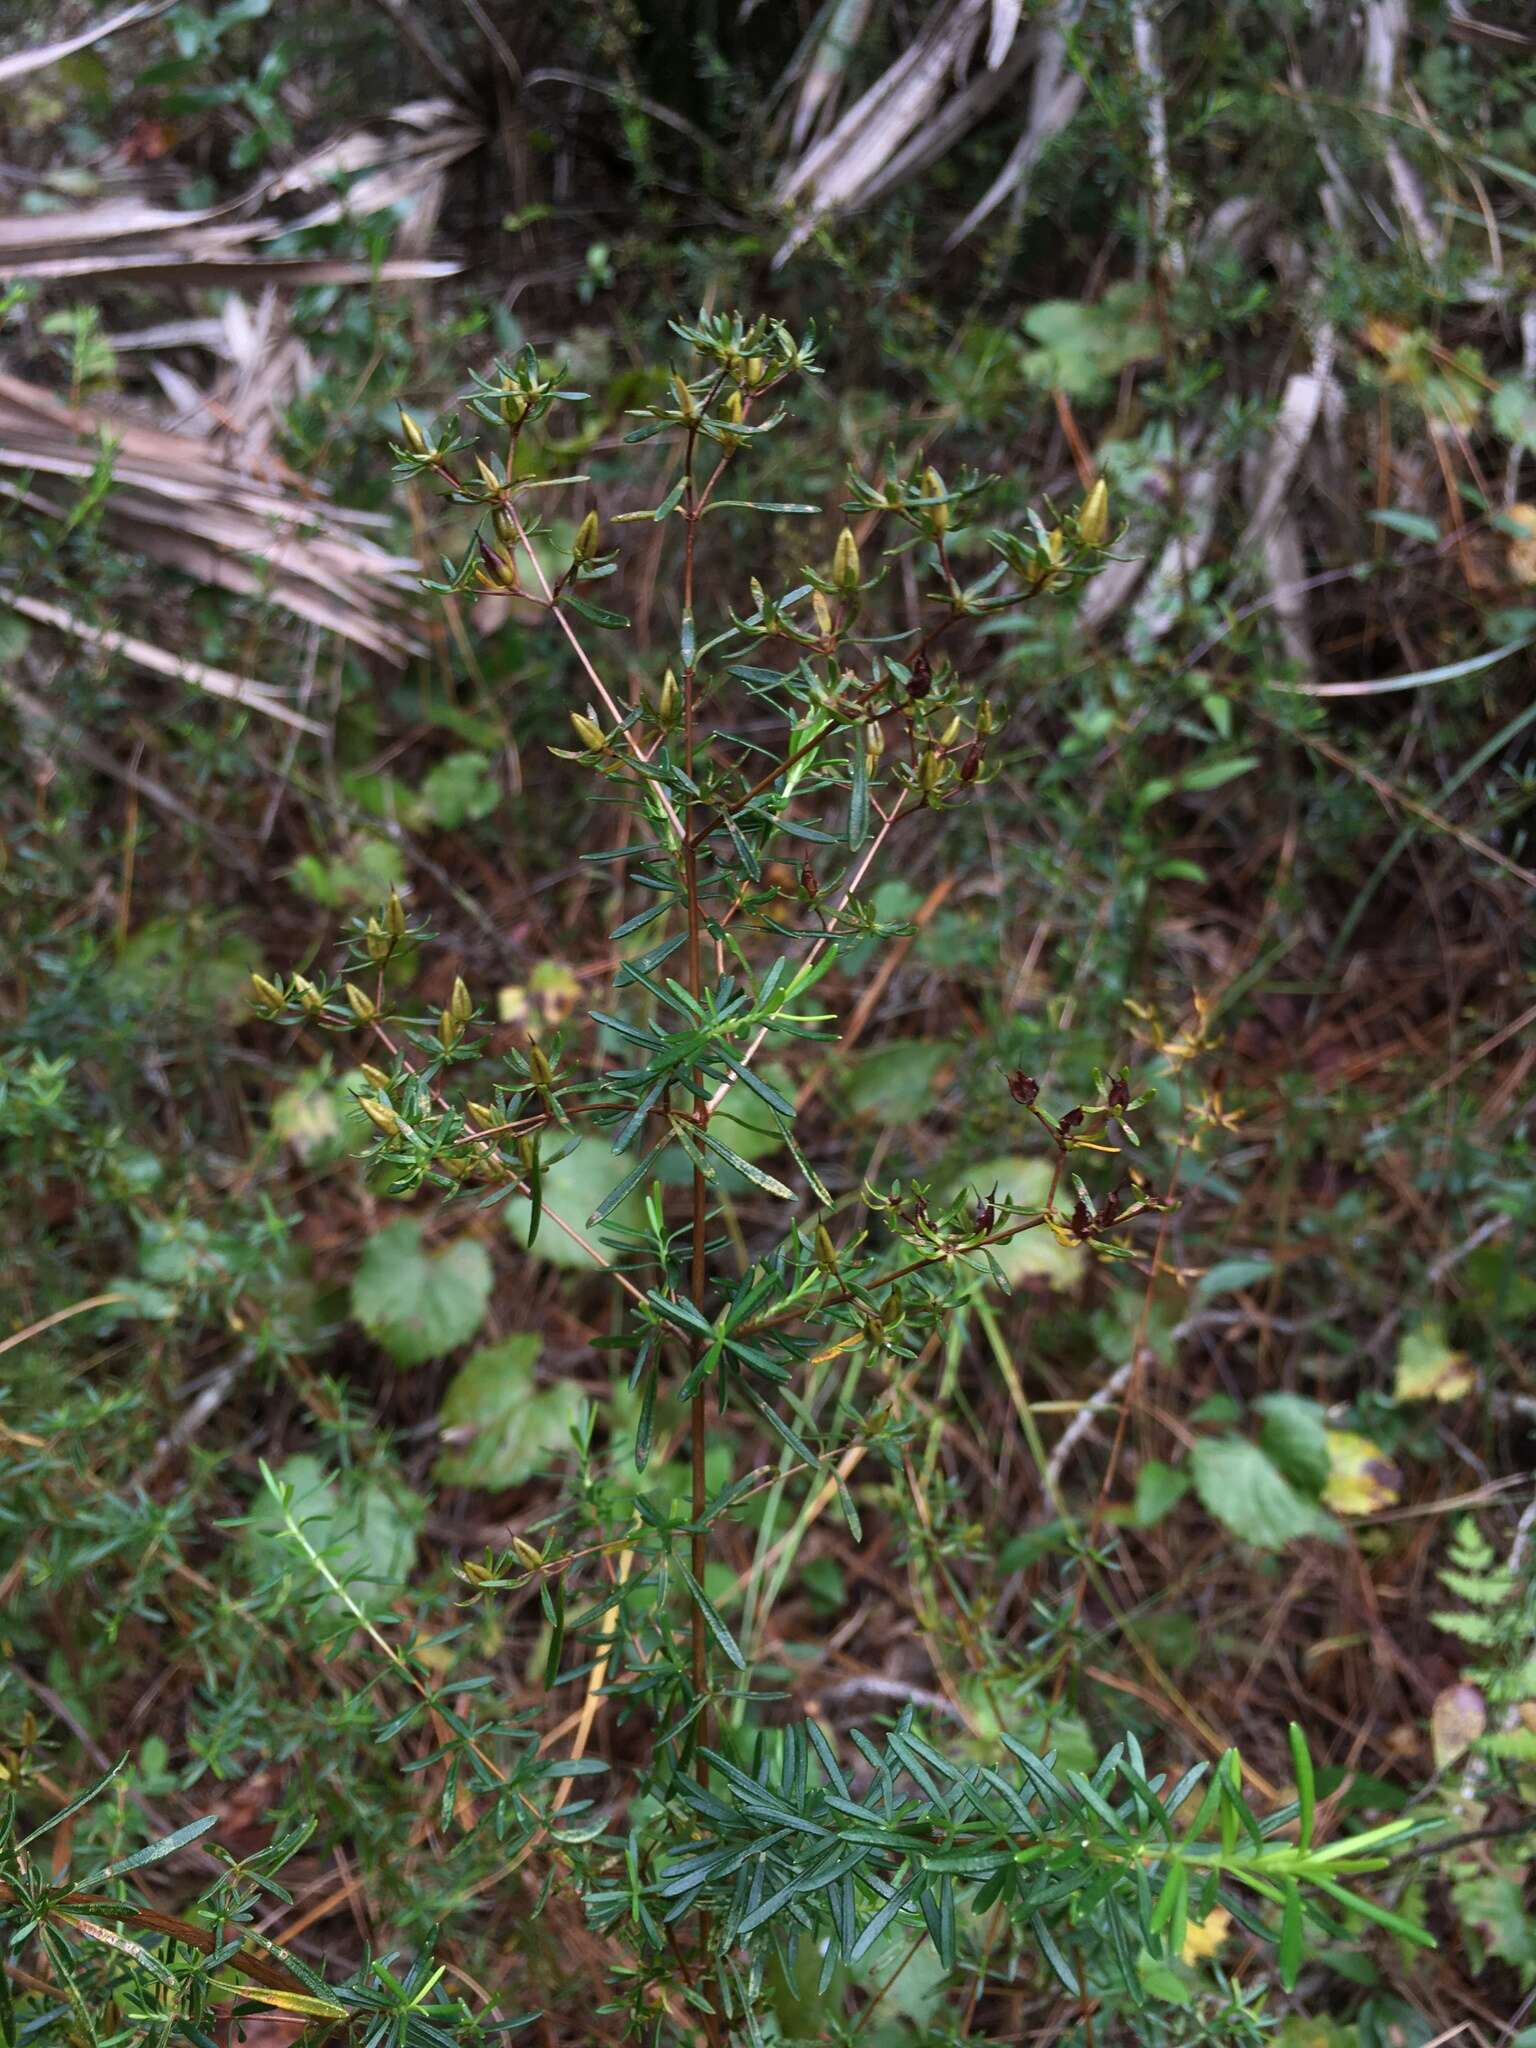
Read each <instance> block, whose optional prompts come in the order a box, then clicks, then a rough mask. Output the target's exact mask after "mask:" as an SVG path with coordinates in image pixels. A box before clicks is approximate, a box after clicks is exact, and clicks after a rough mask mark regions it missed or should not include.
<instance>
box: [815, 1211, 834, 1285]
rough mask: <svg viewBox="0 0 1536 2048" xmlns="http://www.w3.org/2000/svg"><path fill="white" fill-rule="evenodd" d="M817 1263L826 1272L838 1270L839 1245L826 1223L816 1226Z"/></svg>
mask: <svg viewBox="0 0 1536 2048" xmlns="http://www.w3.org/2000/svg"><path fill="white" fill-rule="evenodd" d="M816 1263H817V1265H818V1266H820V1267H821V1269H822V1271H823V1272H824V1273H835V1272H836V1271H837V1246H836V1245H835V1244H834V1243H833V1242H832V1238H831V1235H830V1233H829V1232H828V1230H827V1226H826V1225H825V1224H824V1223H818V1224H817V1226H816Z"/></svg>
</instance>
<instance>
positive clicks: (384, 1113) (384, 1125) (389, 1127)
mask: <svg viewBox="0 0 1536 2048" xmlns="http://www.w3.org/2000/svg"><path fill="white" fill-rule="evenodd" d="M357 1100H358V1102H359V1104H360V1105H361V1108H362V1112H363V1115H364V1116H365V1117H367V1119H368V1121H369V1122H370V1123H371V1124H374V1125H376V1126H377V1128H378V1129H379V1130H381V1131H382V1132H383V1133H384V1135H385V1137H386V1138H397V1137H398V1136H399V1135H400V1131H401V1128H402V1126H401V1123H400V1119H399V1117H398V1116H396V1114H395V1112H394V1111H393V1110H392V1109H391V1108H390V1106H389V1104H388V1103H387V1102H375V1101H374V1100H373V1098H372V1096H370V1095H359V1096H358V1098H357Z"/></svg>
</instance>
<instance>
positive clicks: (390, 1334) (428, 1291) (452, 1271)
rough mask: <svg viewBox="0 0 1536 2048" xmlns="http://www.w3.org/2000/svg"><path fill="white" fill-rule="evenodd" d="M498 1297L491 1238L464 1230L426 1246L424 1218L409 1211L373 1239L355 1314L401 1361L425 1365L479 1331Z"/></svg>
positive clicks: (360, 1273)
mask: <svg viewBox="0 0 1536 2048" xmlns="http://www.w3.org/2000/svg"><path fill="white" fill-rule="evenodd" d="M490 1297H491V1261H490V1258H489V1255H488V1254H487V1252H486V1249H485V1247H484V1245H482V1244H477V1243H476V1242H475V1240H474V1239H473V1238H470V1237H461V1238H459V1239H458V1240H457V1241H456V1242H455V1243H453V1244H450V1245H446V1246H445V1247H444V1248H443V1250H441V1251H435V1252H429V1251H425V1250H423V1248H422V1242H421V1225H420V1224H419V1223H414V1222H412V1221H410V1220H409V1218H402V1219H401V1220H400V1222H398V1223H391V1224H389V1225H388V1227H387V1228H385V1229H384V1230H381V1231H380V1232H379V1233H378V1235H377V1236H376V1237H372V1238H370V1239H369V1240H368V1246H367V1249H366V1250H365V1251H364V1253H363V1257H362V1263H361V1264H360V1265H359V1267H358V1269H357V1274H356V1277H355V1278H354V1280H353V1282H352V1313H353V1315H355V1316H356V1317H357V1320H358V1321H359V1322H360V1323H361V1324H362V1326H363V1328H364V1329H365V1330H366V1331H367V1332H368V1334H369V1336H370V1337H374V1338H376V1339H377V1341H378V1342H379V1343H380V1344H382V1345H383V1347H384V1349H385V1350H386V1351H387V1352H388V1353H389V1355H390V1357H391V1358H392V1359H393V1360H394V1361H395V1363H396V1365H421V1364H423V1363H424V1362H425V1361H426V1360H427V1359H429V1358H441V1357H442V1356H443V1355H444V1353H445V1352H449V1351H452V1350H454V1349H455V1348H456V1347H457V1346H458V1345H460V1344H463V1343H465V1342H467V1340H468V1339H469V1338H471V1337H473V1335H474V1334H475V1332H476V1330H478V1329H479V1327H480V1322H481V1318H482V1317H483V1316H484V1314H485V1305H486V1303H487V1302H488V1301H489V1300H490Z"/></svg>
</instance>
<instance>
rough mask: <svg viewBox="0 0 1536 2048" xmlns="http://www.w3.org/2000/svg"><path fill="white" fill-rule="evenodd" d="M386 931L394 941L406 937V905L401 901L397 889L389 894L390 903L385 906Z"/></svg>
mask: <svg viewBox="0 0 1536 2048" xmlns="http://www.w3.org/2000/svg"><path fill="white" fill-rule="evenodd" d="M384 929H385V931H387V932H388V933H389V936H390V937H391V938H392V939H397V940H398V939H403V938H404V937H405V905H404V904H403V903H402V902H401V901H400V893H399V891H398V890H397V889H391V890H390V892H389V901H388V902H387V903H386V904H385V906H384Z"/></svg>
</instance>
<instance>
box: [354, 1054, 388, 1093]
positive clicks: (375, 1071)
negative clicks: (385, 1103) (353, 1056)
mask: <svg viewBox="0 0 1536 2048" xmlns="http://www.w3.org/2000/svg"><path fill="white" fill-rule="evenodd" d="M357 1071H358V1072H359V1073H360V1074H361V1075H362V1077H363V1079H364V1080H365V1081H366V1082H367V1083H368V1085H369V1087H370V1088H377V1089H378V1091H379V1093H380V1094H381V1095H387V1094H388V1093H389V1088H390V1080H389V1076H388V1074H386V1073H385V1071H384V1069H383V1068H382V1067H371V1066H370V1065H369V1064H368V1062H367V1061H366V1060H364V1061H363V1063H362V1065H361V1066H360V1067H359V1068H358V1070H357Z"/></svg>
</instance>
